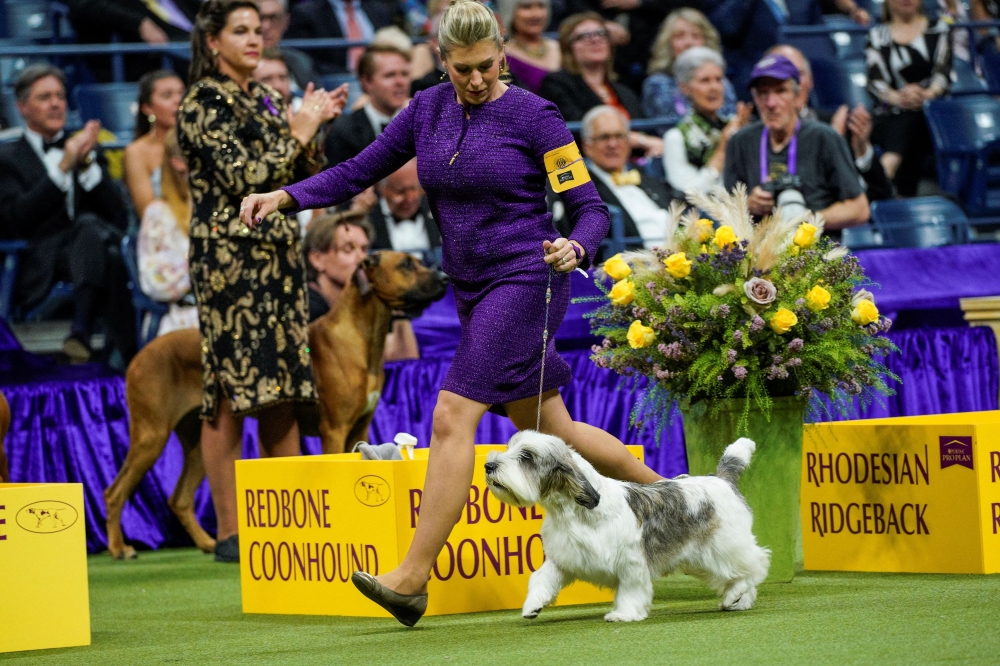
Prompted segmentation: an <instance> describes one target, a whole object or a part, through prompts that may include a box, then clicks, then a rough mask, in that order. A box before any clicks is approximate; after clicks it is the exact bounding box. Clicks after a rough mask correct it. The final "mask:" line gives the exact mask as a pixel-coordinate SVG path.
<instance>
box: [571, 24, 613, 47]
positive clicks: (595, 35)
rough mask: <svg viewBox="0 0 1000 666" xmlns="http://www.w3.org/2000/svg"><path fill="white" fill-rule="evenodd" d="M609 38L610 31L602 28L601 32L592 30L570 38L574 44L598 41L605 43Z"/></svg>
mask: <svg viewBox="0 0 1000 666" xmlns="http://www.w3.org/2000/svg"><path fill="white" fill-rule="evenodd" d="M607 38H608V31H607V30H605V29H604V28H601V29H600V30H591V31H589V32H581V33H578V34H576V35H573V36H572V37H570V38H569V41H570V43H572V44H576V43H577V42H583V41H587V42H596V41H598V40H600V41H604V40H606V39H607Z"/></svg>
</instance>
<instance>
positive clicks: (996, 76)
mask: <svg viewBox="0 0 1000 666" xmlns="http://www.w3.org/2000/svg"><path fill="white" fill-rule="evenodd" d="M980 58H981V60H980V63H981V65H982V68H983V77H984V78H985V79H986V85H987V87H988V88H989V90H990V92H991V93H993V94H994V95H996V94H998V93H1000V53H998V52H997V51H985V52H984V53H982V54H980Z"/></svg>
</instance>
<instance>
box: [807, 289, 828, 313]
mask: <svg viewBox="0 0 1000 666" xmlns="http://www.w3.org/2000/svg"><path fill="white" fill-rule="evenodd" d="M806 307H807V308H809V309H810V310H812V311H813V312H819V311H820V310H826V309H827V308H828V307H830V292H828V291H827V290H826V289H824V288H823V287H821V286H819V285H816V286H815V287H813V288H812V289H810V290H809V291H808V292H806Z"/></svg>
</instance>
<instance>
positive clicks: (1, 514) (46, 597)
mask: <svg viewBox="0 0 1000 666" xmlns="http://www.w3.org/2000/svg"><path fill="white" fill-rule="evenodd" d="M85 523H86V521H85V520H84V513H83V486H82V485H80V484H79V483H52V484H41V483H39V484H34V483H23V484H22V483H8V484H0V652H15V651H18V650H40V649H43V648H58V647H72V646H76V645H90V601H89V596H88V589H87V542H86V524H85Z"/></svg>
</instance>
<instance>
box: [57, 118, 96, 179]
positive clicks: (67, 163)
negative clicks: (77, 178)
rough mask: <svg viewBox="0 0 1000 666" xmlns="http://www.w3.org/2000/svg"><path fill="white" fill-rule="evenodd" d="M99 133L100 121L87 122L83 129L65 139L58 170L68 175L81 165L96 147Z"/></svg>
mask: <svg viewBox="0 0 1000 666" xmlns="http://www.w3.org/2000/svg"><path fill="white" fill-rule="evenodd" d="M100 132H101V121H99V120H88V121H87V124H86V125H84V126H83V129H82V130H80V131H79V132H77V133H76V134H74V135H73V136H71V137H70V138H68V139H66V145H65V146H64V147H63V158H62V161H61V162H60V163H59V168H60V169H61V170H62V171H63V173H69V172H70V171H71V170H72V169H73V168H74V167H76V166H77V165H78V164H81V163H82V162H83V161H84V160H85V159H86V158H87V155H89V154H90V151H92V150H93V149H94V147H95V146H96V145H97V135H98V134H100Z"/></svg>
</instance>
